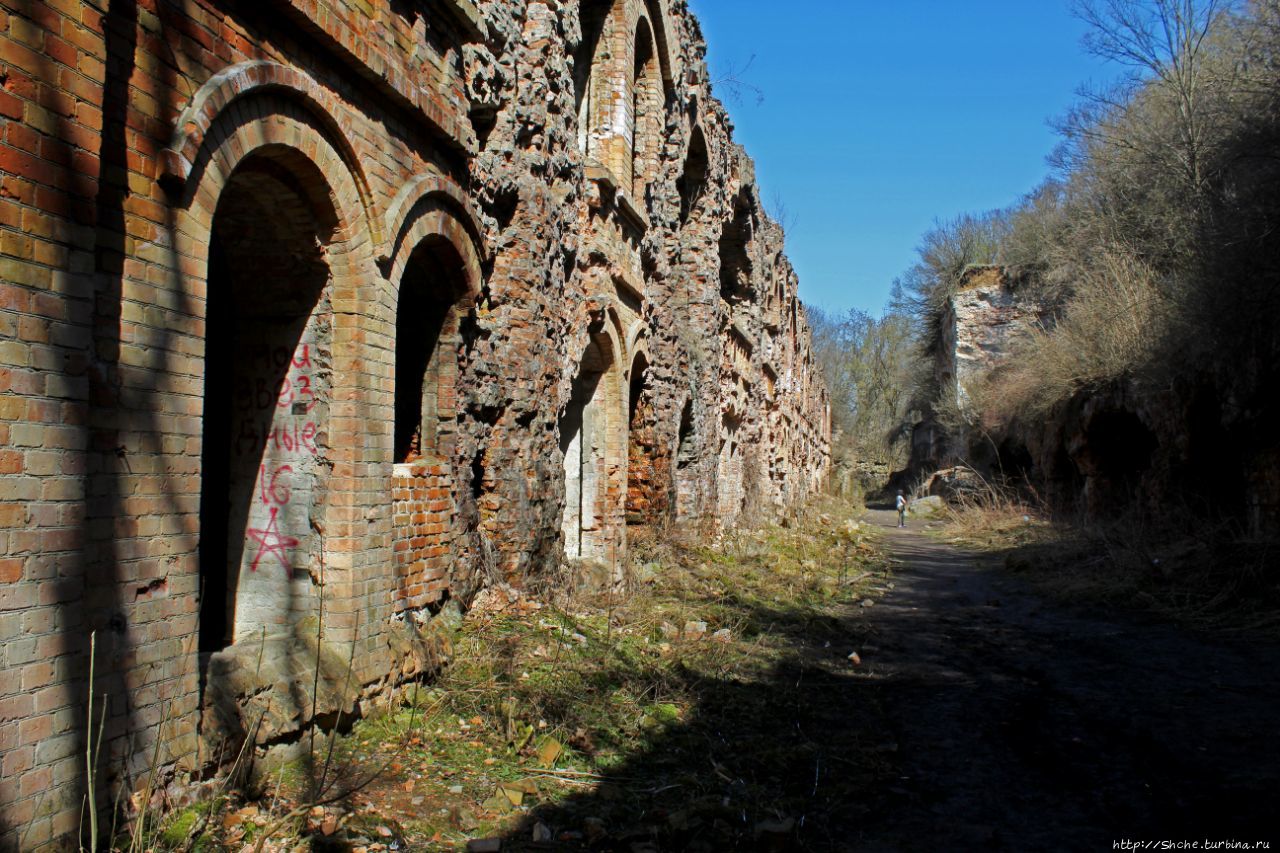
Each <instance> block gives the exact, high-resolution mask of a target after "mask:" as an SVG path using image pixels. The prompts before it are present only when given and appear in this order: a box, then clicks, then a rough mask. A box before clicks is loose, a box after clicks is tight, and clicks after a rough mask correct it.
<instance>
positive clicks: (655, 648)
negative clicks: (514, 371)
mask: <svg viewBox="0 0 1280 853" xmlns="http://www.w3.org/2000/svg"><path fill="white" fill-rule="evenodd" d="M637 538H639V537H637ZM633 549H634V550H635V551H636V552H637V553H639V554H642V555H643V556H642V558H641V559H640V560H639V561H638V562H637V564H636V566H637V567H636V568H635V569H634V571H633V577H632V578H631V582H632V586H633V589H632V591H631V592H629V593H627V594H621V593H617V594H614V593H587V592H581V591H577V592H575V591H570V590H564V589H562V590H557V591H552V593H551V594H547V595H544V596H543V597H542V598H533V597H530V596H529V595H527V594H524V593H520V592H517V591H515V590H510V589H506V588H496V589H491V590H489V591H486V592H485V593H483V594H482V595H481V596H480V598H479V599H478V600H477V602H476V604H475V606H474V607H473V609H472V611H471V613H470V614H468V617H467V619H466V622H465V624H464V627H463V629H462V631H461V633H460V634H459V635H458V636H457V638H456V640H455V643H454V647H453V650H452V658H453V661H454V663H453V664H452V665H451V666H450V667H449V668H448V669H447V670H446V671H445V673H444V674H443V676H442V677H441V678H440V680H439V681H437V682H436V683H434V684H432V685H429V686H427V685H423V686H419V687H417V688H412V687H411V688H409V689H408V690H407V691H404V692H403V693H402V694H401V695H400V696H399V697H398V699H397V700H396V702H395V703H394V705H393V707H391V708H389V709H387V710H386V711H385V712H384V713H381V714H379V715H377V716H372V717H370V718H369V719H366V720H363V721H361V722H359V723H358V724H357V725H356V726H355V728H354V730H353V731H352V732H351V733H350V735H348V736H345V737H339V738H337V739H336V740H334V741H333V742H332V744H330V742H329V741H327V740H317V742H316V744H315V747H314V749H313V751H312V753H311V755H310V756H309V757H308V759H307V760H304V761H301V762H297V763H294V764H291V765H288V766H286V767H285V768H284V769H283V770H281V771H279V772H274V773H270V774H267V776H266V781H265V784H264V785H263V786H262V790H261V791H259V792H258V793H259V796H258V797H257V798H256V799H253V800H252V801H249V800H245V799H243V798H233V797H227V798H224V799H223V800H221V801H219V802H218V803H216V804H215V811H216V814H214V815H213V817H212V819H211V820H209V821H207V822H205V821H202V820H197V819H196V818H197V815H196V813H194V812H189V813H187V814H184V815H179V816H177V817H176V818H175V819H173V820H171V822H170V824H169V825H168V827H167V828H166V830H165V832H164V839H165V840H164V841H163V843H161V844H160V845H159V846H161V847H164V846H166V845H167V846H169V847H172V848H175V849H177V848H182V847H185V846H187V845H188V844H190V843H193V842H194V844H195V846H196V847H203V848H204V849H220V848H222V847H232V848H236V847H240V846H243V845H245V844H249V843H257V842H258V841H260V840H263V839H264V836H265V835H267V834H268V832H269V834H270V836H271V837H270V838H268V839H266V840H263V849H267V850H273V849H293V848H294V847H295V846H296V845H297V844H298V843H299V842H300V841H301V840H303V839H310V840H311V842H312V843H313V844H314V845H315V849H350V848H351V847H355V848H356V849H359V848H360V847H364V848H365V849H367V850H369V851H375V850H391V849H415V850H421V849H441V850H448V849H462V848H463V847H465V844H466V842H467V841H468V840H469V839H473V840H474V839H485V838H497V837H505V841H504V846H503V848H502V849H503V850H513V849H522V848H523V847H525V846H528V845H533V844H536V843H543V842H555V843H556V844H558V845H562V846H561V847H560V848H559V849H575V848H577V847H579V846H581V847H583V848H586V847H589V846H590V847H593V849H598V848H600V847H601V846H606V847H607V846H608V845H611V844H613V845H617V844H621V845H624V849H626V845H628V844H630V843H632V842H649V843H655V844H657V845H658V846H659V848H660V849H671V845H672V843H674V842H673V841H672V840H673V839H679V847H680V849H706V850H719V849H735V848H736V849H768V848H769V847H770V846H775V847H778V846H780V847H783V848H787V849H794V847H795V845H802V846H803V845H808V846H810V847H812V848H814V849H820V848H823V847H829V846H831V845H832V844H833V843H835V840H836V839H838V838H839V837H840V835H841V833H842V832H843V831H845V830H846V829H847V828H848V827H849V826H851V825H852V822H853V821H854V820H855V819H856V818H857V816H858V815H859V811H858V809H859V808H860V806H859V803H861V802H864V801H865V800H866V799H867V798H868V797H869V796H870V795H871V793H872V792H873V791H875V790H878V789H880V788H882V787H883V786H884V785H885V784H887V783H886V774H888V772H889V768H888V765H887V763H886V758H885V754H884V753H883V752H881V751H877V749H876V742H877V741H876V737H877V736H876V732H877V730H878V729H879V728H880V726H879V725H878V724H877V720H878V719H879V716H880V711H879V708H878V704H877V694H876V688H875V686H874V685H873V684H871V683H870V682H858V681H856V680H855V679H856V676H857V675H858V674H859V663H858V661H859V659H858V658H856V657H855V658H852V659H851V658H850V655H851V653H855V652H857V651H858V650H859V648H860V643H861V640H862V638H861V637H860V636H859V635H858V630H857V628H856V625H857V616H858V614H861V613H865V612H869V611H867V610H866V609H865V608H864V607H862V606H861V605H863V604H864V603H866V604H867V606H870V602H871V601H873V600H874V598H875V597H877V596H878V594H879V593H880V592H883V591H884V590H885V589H886V588H887V587H886V584H887V583H889V582H888V581H887V563H885V562H884V561H883V559H882V558H881V556H880V553H879V551H878V550H877V548H876V546H875V544H874V540H873V539H872V538H871V537H870V536H869V534H868V532H867V531H866V530H864V529H863V528H862V527H861V525H860V524H859V523H858V521H857V520H856V519H855V518H854V513H853V511H852V508H850V507H848V506H842V505H838V504H836V503H834V502H826V503H820V504H817V505H814V506H811V507H810V508H808V509H807V510H804V511H803V512H801V513H799V514H798V515H797V516H795V517H794V518H792V519H790V520H789V521H788V523H787V524H786V526H770V527H766V528H763V529H760V530H757V531H752V532H745V533H738V534H731V535H730V536H728V537H727V538H725V539H724V540H723V541H721V542H719V543H716V544H712V543H710V542H707V541H698V540H695V539H686V538H683V537H681V536H680V535H678V534H672V535H670V536H663V537H658V536H656V535H652V534H650V535H648V536H646V537H645V541H640V542H636V543H634V544H633ZM837 688H839V689H837ZM344 845H347V846H344ZM543 849H545V847H544V848H543Z"/></svg>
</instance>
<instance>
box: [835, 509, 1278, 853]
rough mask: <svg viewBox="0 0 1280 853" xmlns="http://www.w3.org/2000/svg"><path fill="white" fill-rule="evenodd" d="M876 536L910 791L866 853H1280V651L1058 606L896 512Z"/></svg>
mask: <svg viewBox="0 0 1280 853" xmlns="http://www.w3.org/2000/svg"><path fill="white" fill-rule="evenodd" d="M869 521H870V523H872V524H874V525H877V526H882V527H884V528H887V533H886V536H887V540H888V544H889V547H890V550H891V552H892V554H893V556H894V557H895V558H896V559H897V560H898V561H899V562H898V564H897V566H896V568H895V584H894V589H892V590H891V591H890V592H889V593H888V594H887V595H886V596H885V597H884V599H882V600H881V601H880V602H878V603H877V604H876V605H875V606H874V607H872V608H867V609H866V611H865V615H864V616H862V617H861V618H860V619H859V620H858V621H859V622H861V623H862V624H861V625H860V626H859V627H860V628H861V631H860V633H861V634H862V635H863V636H864V637H865V640H864V645H863V653H862V657H863V668H864V669H865V670H866V672H867V673H868V674H870V675H871V676H873V677H876V678H877V679H879V680H880V683H881V684H882V688H883V689H882V691H881V692H882V702H883V708H884V711H885V715H886V722H887V724H888V725H889V726H890V727H891V728H892V729H893V730H894V736H895V738H896V743H897V752H896V757H897V765H896V772H897V776H898V779H897V781H896V784H893V785H892V786H891V788H890V790H889V791H888V792H887V795H886V796H885V797H884V798H882V799H881V801H880V802H879V803H878V808H876V809H875V810H873V812H872V814H873V815H874V817H873V818H872V820H871V821H870V822H869V823H866V824H864V825H863V828H862V829H861V830H860V831H859V832H858V833H857V837H856V838H852V839H850V849H1021V850H1030V849H1045V850H1048V849H1065V850H1110V849H1113V847H1112V843H1113V841H1118V840H1121V839H1130V840H1139V841H1161V840H1173V841H1183V840H1186V841H1198V842H1200V843H1201V845H1202V847H1203V844H1204V842H1205V841H1206V840H1208V841H1219V840H1222V841H1230V840H1235V841H1259V840H1269V841H1270V842H1271V843H1272V845H1273V847H1275V848H1276V849H1280V833H1277V827H1280V725H1277V723H1280V656H1278V655H1277V651H1278V649H1277V647H1276V646H1275V645H1274V644H1249V643H1245V642H1231V643H1227V642H1224V641H1221V640H1214V639H1208V638H1204V637H1198V636H1194V635H1192V634H1189V633H1187V632H1185V631H1182V630H1179V629H1175V628H1172V627H1169V626H1166V625H1161V624H1155V623H1144V622H1141V621H1138V620H1135V619H1133V618H1129V617H1126V616H1117V615H1114V614H1112V615H1109V614H1106V613H1101V612H1091V611H1089V610H1087V609H1082V608H1077V607H1069V606H1064V605H1061V604H1057V603H1052V602H1047V601H1045V600H1044V599H1043V598H1040V597H1038V596H1037V595H1035V594H1034V593H1032V592H1031V591H1030V590H1029V589H1028V588H1026V587H1025V586H1023V585H1022V584H1021V583H1020V582H1019V581H1018V579H1017V578H1015V577H1012V576H1010V575H1008V574H1007V573H1005V572H1003V571H1002V570H1000V569H997V568H993V567H983V566H981V565H979V564H978V563H977V562H976V561H975V560H974V559H973V558H971V557H969V556H966V555H964V554H962V553H960V552H958V551H956V550H955V549H953V548H951V547H949V546H947V545H946V544H943V543H940V542H938V541H936V540H934V539H932V538H930V537H929V536H927V535H926V534H925V533H923V532H922V531H921V530H919V529H908V530H897V529H895V523H896V517H895V516H894V514H893V513H890V512H873V513H872V514H871V516H870V518H869ZM919 524H920V523H919V522H914V523H913V525H919Z"/></svg>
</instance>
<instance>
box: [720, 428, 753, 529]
mask: <svg viewBox="0 0 1280 853" xmlns="http://www.w3.org/2000/svg"><path fill="white" fill-rule="evenodd" d="M741 425H742V420H741V419H740V418H738V417H735V416H733V415H729V414H726V415H725V416H724V419H723V424H722V430H721V434H720V459H719V466H718V468H717V471H716V475H717V476H716V495H717V497H718V503H717V507H718V510H719V512H718V513H717V514H718V515H719V517H720V521H721V522H722V523H724V524H730V523H732V522H733V521H734V520H735V519H736V518H737V517H738V516H739V515H740V514H741V513H742V508H743V505H744V503H745V502H746V495H745V493H744V489H743V464H742V446H741V444H740V443H739V436H738V431H739V428H740V427H741Z"/></svg>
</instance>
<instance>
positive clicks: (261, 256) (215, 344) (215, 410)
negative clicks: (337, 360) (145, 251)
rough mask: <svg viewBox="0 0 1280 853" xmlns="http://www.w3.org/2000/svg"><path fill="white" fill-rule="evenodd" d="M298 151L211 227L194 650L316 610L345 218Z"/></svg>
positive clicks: (248, 161) (266, 167)
mask: <svg viewBox="0 0 1280 853" xmlns="http://www.w3.org/2000/svg"><path fill="white" fill-rule="evenodd" d="M324 188H325V180H324V176H323V175H321V174H320V172H319V170H318V169H317V168H316V166H315V165H314V164H313V163H311V162H310V161H309V160H307V159H306V158H305V157H304V156H303V155H302V154H301V153H300V152H298V151H296V150H293V149H291V148H287V147H285V146H273V145H268V146H263V147H262V148H261V149H258V150H257V151H254V152H253V153H251V154H250V155H249V156H247V157H245V158H244V159H243V160H242V161H240V162H239V163H238V164H237V166H236V167H235V169H234V171H232V173H231V174H230V176H229V177H228V178H227V180H226V182H225V184H224V185H223V187H222V190H221V193H220V194H219V196H218V201H217V206H216V209H215V212H214V216H213V221H212V227H211V229H210V235H211V236H210V243H209V268H208V276H209V278H208V285H207V286H208V307H207V314H206V338H205V359H204V361H205V399H204V412H205V414H204V424H203V444H202V472H203V474H202V478H201V501H200V522H201V524H200V529H201V536H200V571H201V587H202V599H201V622H200V649H201V651H204V652H212V651H217V650H219V649H221V648H224V647H226V646H227V645H230V644H231V643H232V642H234V641H235V640H237V639H241V638H243V637H245V636H248V635H251V634H255V633H257V632H259V631H261V630H263V629H266V630H267V631H268V632H271V631H275V630H281V629H283V628H285V627H286V626H287V624H288V623H289V622H290V620H291V619H294V618H296V617H297V615H298V614H299V613H300V612H302V611H305V610H307V609H308V608H309V605H310V603H312V599H313V597H314V591H313V589H312V587H313V583H312V577H311V574H312V573H313V572H317V571H319V564H320V562H321V561H322V559H323V557H322V549H323V543H322V542H321V541H320V535H319V534H318V532H317V531H318V530H319V529H323V523H322V521H321V517H322V515H323V512H324V507H325V505H326V502H327V494H326V492H327V488H328V465H327V460H326V457H327V455H328V451H329V449H330V448H329V441H328V435H329V424H328V414H329V401H330V399H331V390H332V384H333V364H332V356H331V353H332V341H333V310H332V304H331V300H332V274H331V270H330V266H329V262H328V257H327V252H326V250H325V247H326V246H328V245H329V244H330V243H331V242H332V241H333V238H334V234H335V230H336V226H337V213H336V211H335V210H334V209H333V206H332V205H331V204H329V203H328V199H327V193H325V192H323V189H324Z"/></svg>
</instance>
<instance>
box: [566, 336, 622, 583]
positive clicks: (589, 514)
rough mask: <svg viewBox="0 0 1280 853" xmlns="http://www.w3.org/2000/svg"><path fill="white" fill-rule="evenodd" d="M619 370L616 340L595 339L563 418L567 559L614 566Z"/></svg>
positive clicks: (618, 488)
mask: <svg viewBox="0 0 1280 853" xmlns="http://www.w3.org/2000/svg"><path fill="white" fill-rule="evenodd" d="M618 385H619V383H618V365H617V358H616V356H615V353H614V346H613V342H612V340H611V339H610V338H609V337H608V336H607V335H605V334H594V335H593V336H592V338H591V341H590V343H588V344H587V348H586V350H585V352H584V353H583V356H582V361H581V362H580V366H579V369H578V375H577V377H576V378H575V379H574V381H573V389H572V392H571V394H570V397H569V403H568V405H567V406H565V410H564V412H563V413H562V414H561V416H560V452H561V453H562V454H563V455H564V481H565V503H564V516H563V519H562V523H561V529H562V531H563V533H564V542H565V545H564V550H565V556H566V557H567V558H569V559H571V560H583V559H585V560H596V561H600V562H606V563H610V564H612V563H613V562H614V560H615V558H616V556H617V535H618V531H617V528H618V527H619V526H620V523H621V518H620V515H621V513H620V511H619V510H620V505H621V498H622V495H621V491H622V485H621V483H620V482H619V481H620V480H621V476H620V475H621V472H622V462H621V460H620V459H619V458H618V457H619V455H620V454H619V452H618V448H619V446H620V442H619V440H618V439H619V435H618V434H619V432H620V430H621V428H622V424H621V423H620V421H621V412H620V411H619V409H620V407H621V399H620V396H621V395H620V389H619V387H618Z"/></svg>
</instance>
